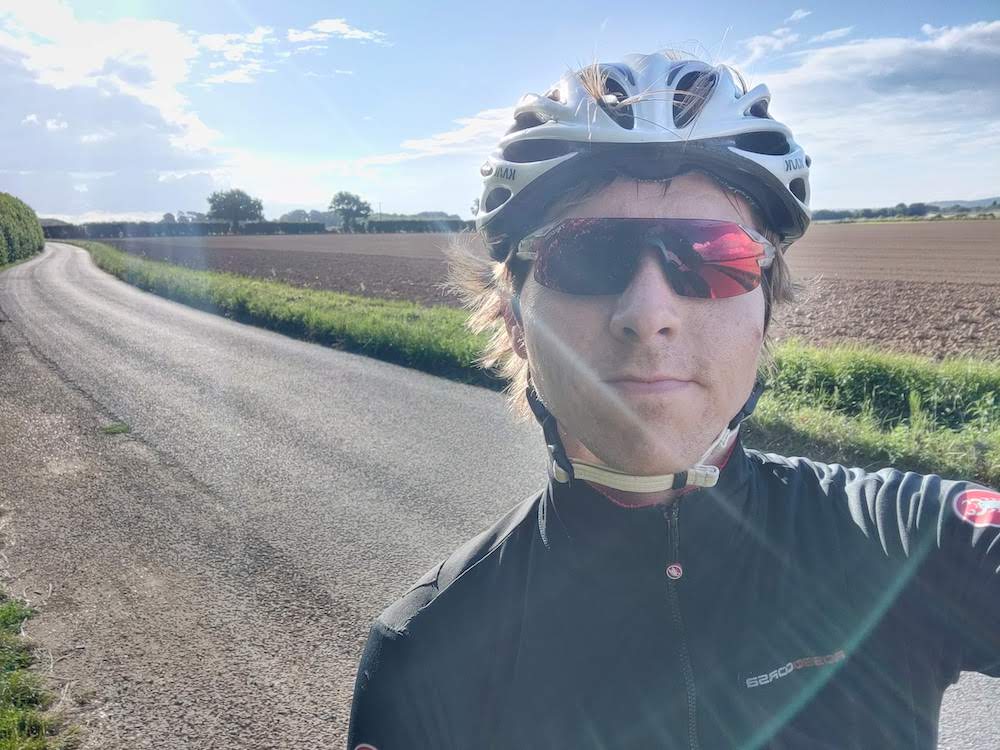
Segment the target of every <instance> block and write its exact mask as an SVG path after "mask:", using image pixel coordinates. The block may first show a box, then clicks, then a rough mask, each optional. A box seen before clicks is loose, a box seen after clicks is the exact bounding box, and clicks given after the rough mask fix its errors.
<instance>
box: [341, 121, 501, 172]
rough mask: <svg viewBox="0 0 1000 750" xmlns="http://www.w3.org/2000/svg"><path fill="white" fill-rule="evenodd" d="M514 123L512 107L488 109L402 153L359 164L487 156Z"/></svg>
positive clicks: (409, 144) (414, 143) (412, 142)
mask: <svg viewBox="0 0 1000 750" xmlns="http://www.w3.org/2000/svg"><path fill="white" fill-rule="evenodd" d="M513 120H514V111H513V108H511V107H498V108H496V109H485V110H483V111H481V112H478V113H476V114H475V115H473V116H472V117H459V118H457V119H455V120H453V122H455V123H457V124H458V125H459V126H460V127H457V128H453V129H452V130H447V131H445V132H443V133H436V134H434V135H432V136H429V137H427V138H411V139H409V140H405V141H403V142H402V143H401V144H400V148H402V149H403V150H402V151H397V152H394V153H389V154H380V155H377V156H366V157H362V158H360V159H358V160H357V163H358V164H361V165H364V166H375V165H385V164H395V163H398V162H402V161H410V160H413V159H423V158H426V157H429V156H449V155H453V154H485V153H486V152H487V151H488V150H489V149H490V148H492V147H493V146H495V145H496V142H497V141H498V140H500V137H501V136H502V135H503V134H504V132H506V130H507V128H509V127H510V125H511V123H512V122H513Z"/></svg>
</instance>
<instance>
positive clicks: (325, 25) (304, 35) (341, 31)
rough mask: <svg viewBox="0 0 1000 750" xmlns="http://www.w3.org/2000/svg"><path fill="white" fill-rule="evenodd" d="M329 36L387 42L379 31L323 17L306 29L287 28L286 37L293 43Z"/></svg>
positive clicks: (376, 42) (322, 38)
mask: <svg viewBox="0 0 1000 750" xmlns="http://www.w3.org/2000/svg"><path fill="white" fill-rule="evenodd" d="M330 37H338V38H340V39H352V40H356V41H359V42H373V43H375V44H389V42H388V40H387V39H386V35H385V34H384V33H382V32H381V31H377V30H374V29H373V30H372V31H365V30H363V29H359V28H356V27H354V26H351V25H350V24H349V23H348V22H347V21H346V20H345V19H343V18H324V19H323V20H321V21H317V22H316V23H314V24H313V25H312V26H310V27H309V28H308V29H305V30H301V29H289V30H288V34H287V38H288V41H290V42H293V43H296V44H297V43H301V42H322V41H326V40H327V39H329V38H330Z"/></svg>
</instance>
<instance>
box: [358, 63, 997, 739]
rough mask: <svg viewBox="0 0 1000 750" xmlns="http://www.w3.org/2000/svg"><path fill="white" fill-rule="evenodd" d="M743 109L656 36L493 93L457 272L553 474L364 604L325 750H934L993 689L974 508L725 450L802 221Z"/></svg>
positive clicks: (735, 433) (877, 476)
mask: <svg viewBox="0 0 1000 750" xmlns="http://www.w3.org/2000/svg"><path fill="white" fill-rule="evenodd" d="M769 100H770V95H769V93H768V91H767V89H766V87H764V86H758V87H756V88H754V89H753V90H751V91H747V89H746V86H745V85H744V84H743V82H742V79H740V78H739V77H738V76H737V75H735V74H734V73H733V72H732V71H731V70H730V69H728V68H726V67H718V68H713V67H710V66H708V65H706V64H704V63H700V62H698V61H693V60H684V59H676V58H674V57H672V56H669V55H664V54H656V55H649V56H637V55H630V56H628V57H626V58H625V60H624V61H623V62H621V63H617V64H612V65H603V66H593V67H591V68H588V69H585V70H583V71H580V72H578V73H573V74H569V75H567V76H565V77H564V78H563V79H562V80H561V81H560V83H559V84H557V85H556V86H555V87H554V88H553V89H552V90H550V91H549V92H548V93H547V94H546V95H545V96H537V95H528V96H526V97H524V98H522V100H521V101H520V103H519V104H518V106H517V108H516V110H515V121H514V125H513V126H512V128H511V129H510V131H508V133H507V135H505V136H504V138H503V139H502V140H501V143H500V147H499V148H498V149H497V151H496V152H495V153H494V154H493V155H492V156H491V157H490V159H489V160H488V161H487V162H486V164H484V166H483V169H482V174H483V176H484V178H485V186H484V193H483V198H482V201H481V209H480V214H479V215H478V217H477V221H478V225H479V229H480V232H481V234H482V236H483V237H484V238H485V240H486V242H487V244H488V245H489V247H490V252H491V257H492V259H493V261H494V263H493V264H492V265H491V266H490V267H489V269H488V270H487V272H486V273H479V274H477V273H475V272H474V270H473V271H470V270H469V268H465V269H464V270H463V266H462V263H465V262H466V261H467V260H468V259H466V261H462V260H461V259H459V258H456V263H457V266H456V269H455V275H456V279H459V281H457V282H456V283H461V284H464V287H465V288H466V290H467V301H468V302H469V304H470V306H471V307H472V309H473V316H472V319H471V325H472V326H473V327H474V328H476V329H478V330H488V329H490V327H493V329H494V330H495V335H494V337H493V341H492V344H491V349H490V351H488V352H487V353H486V355H485V356H484V359H483V361H484V364H487V365H490V366H494V367H497V368H498V369H500V371H501V372H502V373H503V374H504V375H506V376H507V377H508V378H509V379H510V381H511V385H510V387H509V389H508V392H509V394H510V395H511V397H512V401H513V404H514V406H515V408H516V409H518V410H521V411H524V410H526V409H530V411H531V413H532V414H534V416H535V417H536V418H537V419H538V420H539V422H540V423H541V425H542V428H543V432H544V435H545V440H546V443H547V444H548V450H549V454H550V458H551V465H550V470H549V482H548V486H547V487H546V488H545V489H544V490H542V491H541V492H539V493H538V494H537V495H535V496H534V497H531V498H529V499H528V500H526V501H524V502H523V503H521V504H520V505H518V506H516V507H515V508H514V509H513V510H512V511H511V512H510V513H508V514H507V515H506V516H505V517H504V518H502V519H501V520H500V521H498V522H497V523H496V524H494V525H493V526H492V527H491V528H490V529H488V530H486V531H485V532H483V533H482V534H480V535H479V536H478V537H476V538H475V539H473V540H471V541H469V542H467V543H466V544H465V545H463V546H462V547H460V548H459V549H458V550H457V551H456V552H454V553H453V554H452V555H451V556H449V557H448V558H447V559H446V560H444V561H443V562H441V563H440V564H439V565H436V566H435V567H434V568H432V569H431V570H430V571H428V573H427V574H426V575H424V577H423V578H421V579H420V580H419V581H418V582H417V583H416V584H415V585H414V586H413V587H412V588H411V589H410V590H409V591H408V592H407V593H406V594H405V595H404V596H403V597H402V598H401V599H400V600H399V601H397V602H396V603H395V604H393V605H392V606H390V607H389V608H388V609H387V610H385V612H383V613H382V615H381V616H380V617H379V618H378V619H377V621H376V622H375V624H374V625H373V627H372V630H371V635H370V638H369V641H368V646H367V648H366V650H365V653H364V655H363V657H362V660H361V665H360V668H359V671H358V679H357V686H356V692H355V700H354V706H353V710H352V716H351V728H350V736H349V740H348V742H349V747H350V748H355V749H357V748H376V749H377V750H400V749H401V748H519V749H523V748H573V749H574V750H576V749H579V748H594V749H595V750H597V749H598V748H600V749H601V750H607V749H608V748H736V747H739V748H743V747H770V748H907V749H911V748H912V749H913V750H916V749H918V748H919V749H922V750H923V749H927V750H929V749H930V748H934V747H935V746H936V736H937V721H938V713H939V707H940V701H941V696H942V693H943V691H944V689H945V688H946V687H947V686H948V685H949V684H951V683H952V682H954V680H955V679H957V677H958V674H959V672H960V671H961V670H979V671H981V672H984V673H987V674H991V675H993V676H1000V578H998V576H997V574H996V570H997V568H998V567H1000V540H998V539H1000V537H998V532H997V527H998V526H1000V511H998V512H996V513H992V512H990V513H986V514H984V513H982V512H979V511H977V509H980V510H981V509H982V508H983V507H987V506H989V504H990V503H994V506H989V507H997V506H996V504H997V501H998V500H1000V495H998V494H997V493H995V492H992V491H990V490H987V489H985V488H980V487H977V486H975V485H972V484H968V483H964V482H952V481H945V480H942V479H940V478H938V477H936V476H920V475H916V474H912V473H903V472H900V471H897V470H895V469H884V470H882V471H879V472H877V473H866V472H864V471H862V470H860V469H846V468H844V467H842V466H839V465H826V464H822V463H818V462H814V461H810V460H807V459H803V458H793V459H788V458H782V457H780V456H774V455H770V454H768V455H764V454H761V453H758V452H755V451H748V450H745V449H744V448H743V446H742V445H741V443H740V440H739V426H740V423H741V422H742V421H743V420H744V419H745V418H746V417H747V416H748V415H749V414H750V412H751V411H752V410H753V406H754V403H755V401H756V398H757V396H758V395H759V388H758V386H757V385H756V384H755V381H756V378H755V376H756V372H757V368H758V363H759V360H760V359H761V356H762V347H763V342H764V340H765V336H766V331H767V327H768V323H769V321H770V314H771V309H772V306H773V304H774V303H775V302H778V301H781V300H783V299H786V298H787V297H788V296H789V281H788V276H787V270H786V267H785V265H784V261H783V257H782V251H783V250H785V249H787V247H788V245H789V244H791V243H792V242H793V241H794V240H795V239H797V238H798V237H800V236H801V235H802V234H803V232H804V231H805V229H806V227H807V226H808V221H809V218H808V208H807V205H808V198H809V185H808V170H809V167H810V160H809V158H808V157H807V156H806V155H805V154H804V153H803V151H802V150H801V148H800V147H799V146H798V145H797V144H796V143H795V141H794V140H793V138H792V136H791V132H790V131H789V129H788V128H787V127H786V126H784V125H782V124H781V123H779V122H777V121H775V120H774V119H772V118H771V117H770V115H769V114H768V103H769ZM985 715H988V714H984V716H985Z"/></svg>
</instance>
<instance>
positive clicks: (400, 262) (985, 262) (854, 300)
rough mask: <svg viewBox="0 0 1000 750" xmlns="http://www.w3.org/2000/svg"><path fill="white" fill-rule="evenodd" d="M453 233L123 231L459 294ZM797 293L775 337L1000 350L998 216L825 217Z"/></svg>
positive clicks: (154, 245)
mask: <svg viewBox="0 0 1000 750" xmlns="http://www.w3.org/2000/svg"><path fill="white" fill-rule="evenodd" d="M450 239H452V236H451V235H441V234H410V235H401V234H400V235H326V236H293V237H281V236H278V237H273V236H271V237H208V238H199V237H185V238H154V239H132V240H124V241H122V240H120V241H115V242H113V244H115V245H117V246H119V247H121V248H123V249H126V250H128V251H129V252H132V253H134V254H137V255H143V256H145V257H149V258H154V259H161V260H168V261H171V262H174V263H180V264H182V265H185V266H188V267H190V268H210V269H213V270H220V271H230V272H232V273H241V274H246V275H250V276H259V277H263V278H275V279H282V280H286V281H289V282H292V283H294V284H299V285H301V286H305V287H311V288H320V289H333V290H337V291H345V292H352V293H357V294H364V295H367V296H373V297H386V298H391V299H409V300H413V301H416V302H420V303H422V304H446V305H452V306H455V305H457V300H455V299H454V298H453V297H450V296H449V295H447V294H445V293H444V292H443V291H442V290H441V289H440V288H439V285H440V283H441V282H442V281H443V279H444V273H445V261H444V256H443V254H442V252H441V247H443V246H444V245H446V244H447V242H448V241H449V240H450ZM788 258H789V263H790V265H791V268H792V271H793V273H794V275H795V277H796V278H797V279H799V280H800V281H801V282H802V291H801V293H800V295H799V300H798V301H797V302H796V303H795V304H794V305H791V306H789V307H787V308H785V309H783V310H779V311H777V313H776V316H775V321H776V325H775V329H774V333H775V335H776V337H778V338H781V337H784V336H789V335H794V336H799V337H802V338H807V339H809V340H812V341H816V342H838V341H859V342H863V343H868V344H876V345H885V346H887V347H890V348H893V349H897V350H900V351H910V352H915V353H919V354H925V355H928V356H932V357H935V358H940V357H943V356H946V355H955V354H974V355H977V356H985V357H989V358H1000V221H940V222H909V223H885V224H817V225H814V226H813V227H811V228H810V230H809V233H808V235H807V236H806V238H805V239H803V240H802V241H800V242H798V243H796V244H795V245H794V246H793V247H792V249H791V250H790V251H789V256H788Z"/></svg>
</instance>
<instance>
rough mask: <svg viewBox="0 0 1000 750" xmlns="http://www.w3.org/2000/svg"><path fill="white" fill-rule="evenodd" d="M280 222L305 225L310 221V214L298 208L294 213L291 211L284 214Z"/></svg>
mask: <svg viewBox="0 0 1000 750" xmlns="http://www.w3.org/2000/svg"><path fill="white" fill-rule="evenodd" d="M278 221H288V222H295V223H303V224H304V223H305V222H307V221H309V213H308V212H307V211H304V210H303V209H301V208H297V209H295V210H294V211H289V212H288V213H287V214H284V215H283V216H282V217H281V218H280V219H278Z"/></svg>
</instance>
